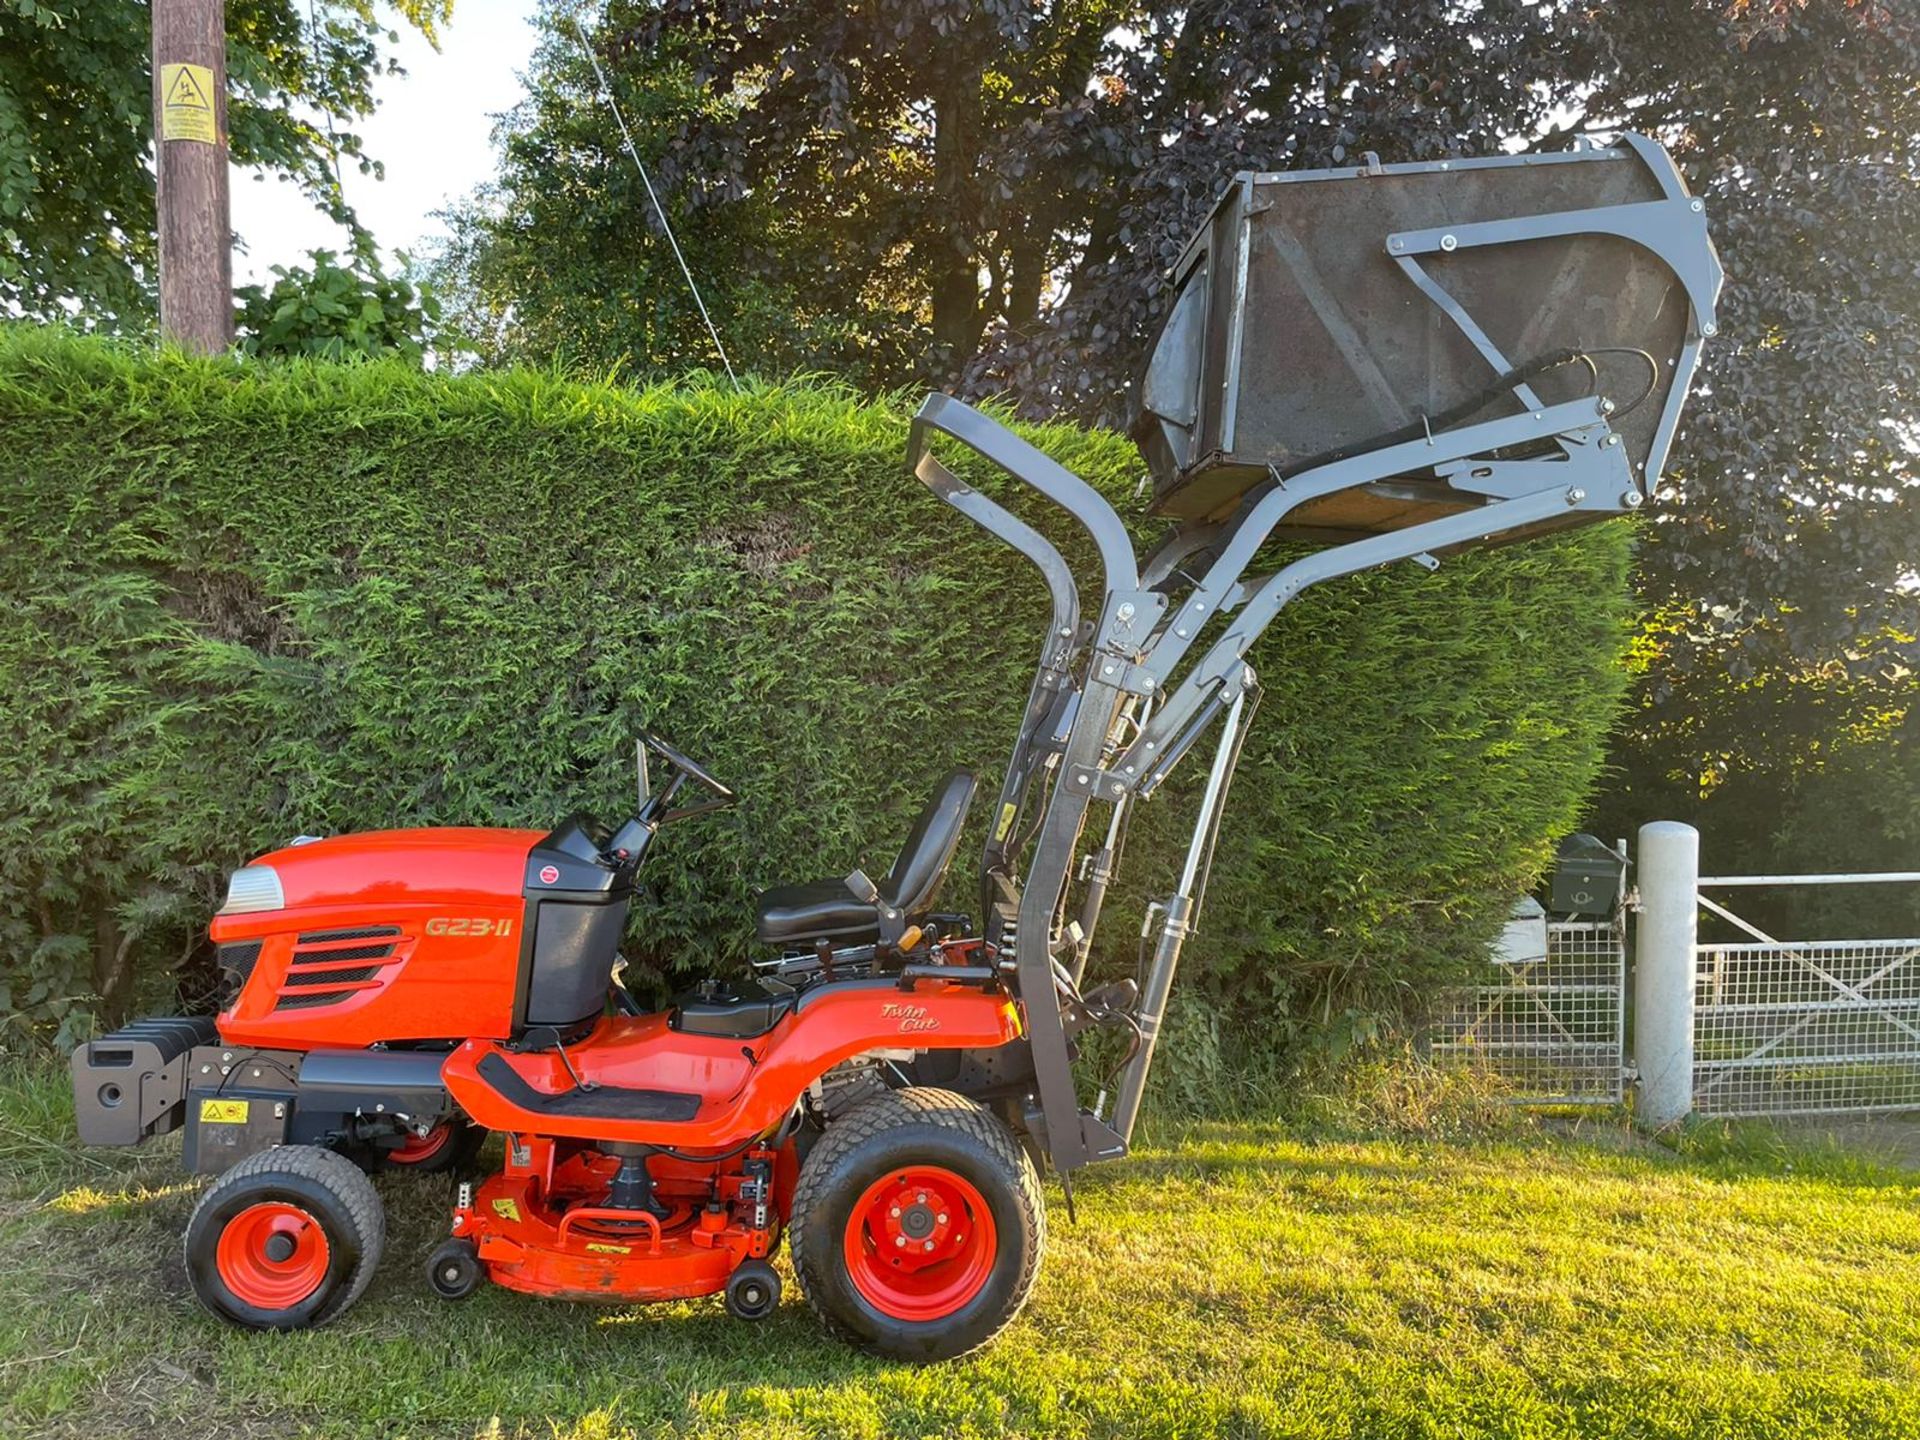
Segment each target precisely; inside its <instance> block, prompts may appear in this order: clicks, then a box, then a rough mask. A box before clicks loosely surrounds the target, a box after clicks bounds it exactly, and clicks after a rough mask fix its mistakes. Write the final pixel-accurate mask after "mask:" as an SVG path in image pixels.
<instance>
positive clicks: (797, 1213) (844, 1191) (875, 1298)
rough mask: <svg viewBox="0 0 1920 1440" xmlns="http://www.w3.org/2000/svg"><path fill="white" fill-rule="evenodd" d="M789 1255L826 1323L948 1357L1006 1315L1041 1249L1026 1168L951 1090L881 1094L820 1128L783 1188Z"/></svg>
mask: <svg viewBox="0 0 1920 1440" xmlns="http://www.w3.org/2000/svg"><path fill="white" fill-rule="evenodd" d="M789 1233H790V1234H791V1236H792V1243H793V1265H794V1269H795V1271H796V1272H798V1274H799V1277H800V1286H801V1288H802V1289H803V1290H804V1291H805V1292H806V1295H807V1300H808V1303H809V1304H811V1305H812V1306H813V1308H814V1311H815V1313H817V1314H818V1315H819V1316H820V1318H821V1319H822V1320H824V1321H825V1322H826V1324H827V1326H828V1328H829V1329H831V1330H833V1331H835V1332H837V1333H838V1334H840V1335H842V1336H844V1337H845V1338H847V1339H849V1340H851V1341H853V1343H855V1344H857V1345H859V1346H861V1347H863V1348H865V1349H868V1350H872V1351H875V1352H877V1353H879V1354H882V1355H890V1356H895V1357H898V1358H901V1359H908V1360H949V1359H952V1358H953V1357H954V1356H956V1355H964V1354H965V1353H966V1352H967V1351H969V1350H972V1349H974V1348H976V1347H978V1346H980V1345H984V1344H986V1343H987V1341H989V1340H991V1339H992V1338H993V1337H994V1336H995V1335H997V1334H999V1333H1000V1331H1001V1330H1003V1329H1004V1328H1006V1326H1007V1325H1008V1324H1009V1323H1010V1322H1011V1321H1012V1320H1013V1318H1014V1316H1015V1315H1017V1314H1019V1312H1020V1307H1021V1306H1022V1305H1024V1304H1026V1301H1027V1296H1028V1295H1029V1294H1031V1293H1032V1291H1033V1284H1034V1281H1035V1279H1036V1278H1037V1277H1038V1275H1039V1271H1040V1257H1041V1252H1042V1250H1043V1249H1044V1248H1045V1245H1046V1212H1045V1209H1044V1207H1043V1204H1042V1201H1041V1197H1040V1178H1039V1176H1038V1175H1037V1174H1036V1173H1035V1172H1034V1168H1033V1162H1032V1161H1031V1160H1030V1159H1029V1158H1028V1157H1027V1154H1026V1152H1025V1151H1024V1150H1023V1149H1021V1147H1020V1145H1019V1143H1018V1142H1017V1141H1015V1139H1014V1138H1013V1136H1012V1134H1011V1133H1009V1132H1008V1130H1007V1128H1006V1127H1005V1126H1004V1125H1002V1124H1001V1123H1000V1121H999V1120H997V1119H996V1118H995V1117H994V1116H992V1115H991V1114H989V1113H988V1112H987V1111H985V1110H983V1109H981V1108H980V1107H979V1106H978V1105H976V1104H974V1103H973V1102H972V1101H971V1100H968V1099H967V1098H966V1097H965V1096H962V1095H956V1094H954V1093H952V1092H951V1091H946V1090H930V1089H909V1090H893V1091H889V1092H887V1093H886V1094H884V1095H880V1096H876V1097H875V1098H874V1099H872V1100H868V1101H866V1102H864V1103H863V1104H861V1105H859V1106H856V1107H855V1108H854V1109H852V1110H850V1111H848V1112H847V1113H846V1114H845V1115H844V1116H842V1117H841V1118H840V1119H838V1120H836V1121H834V1122H833V1123H832V1124H831V1125H829V1126H828V1127H827V1132H826V1134H825V1136H824V1137H822V1139H821V1140H820V1142H819V1144H818V1145H817V1146H815V1147H814V1150H813V1153H812V1154H811V1155H809V1156H808V1157H807V1162H806V1164H805V1165H804V1166H803V1167H802V1168H801V1171H800V1182H799V1184H798V1186H797V1187H796V1188H795V1191H794V1197H793V1223H792V1225H791V1227H790V1230H789Z"/></svg>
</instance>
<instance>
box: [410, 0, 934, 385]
mask: <svg viewBox="0 0 1920 1440" xmlns="http://www.w3.org/2000/svg"><path fill="white" fill-rule="evenodd" d="M569 8H570V7H556V8H550V9H549V10H548V11H547V12H545V14H544V15H543V25H542V30H541V38H540V40H539V43H538V44H537V46H536V48H535V51H534V54H533V59H532V64H531V67H530V69H529V71H528V82H529V94H528V97H527V99H526V100H525V101H524V102H522V103H521V104H520V105H519V106H517V107H516V108H515V109H514V110H513V111H511V112H509V113H508V114H507V115H506V116H505V117H503V120H502V123H501V125H500V127H499V130H498V132H497V139H498V141H499V147H500V173H499V177H498V179H497V180H495V181H493V182H491V183H489V184H488V185H486V186H483V187H482V188H481V189H480V190H479V192H478V193H476V194H475V195H473V196H472V197H470V198H469V199H468V200H466V201H464V202H462V203H459V204H457V205H455V206H454V207H453V208H452V210H451V211H450V212H449V213H448V214H447V215H446V217H445V218H446V220H447V221H448V224H449V229H450V231H451V238H450V240H449V241H448V242H447V243H446V244H445V245H444V246H443V247H442V249H441V251H440V253H439V254H438V255H437V256H436V257H435V260H434V263H433V265H432V268H431V272H430V274H431V278H432V280H433V282H434V285H435V288H436V290H438V291H439V292H440V293H441V294H442V295H443V296H444V297H445V298H446V301H447V304H448V307H449V319H450V321H451V323H452V325H453V327H454V328H455V329H456V330H457V331H458V332H459V333H460V334H461V335H462V336H463V337H464V339H465V342H466V343H467V344H468V345H470V346H471V348H472V349H473V350H474V351H475V352H476V353H477V355H478V356H479V358H480V359H482V360H483V361H486V362H488V363H504V362H508V361H511V360H525V359H538V360H540V361H543V362H544V361H547V360H551V359H554V358H563V359H568V360H574V361H584V362H586V363H588V364H589V365H591V366H595V367H598V368H600V369H602V370H606V369H621V370H624V371H626V372H627V373H631V374H637V375H642V376H645V375H658V374H663V373H667V374H678V373H682V372H684V371H685V370H686V369H688V368H689V367H690V366H701V367H706V368H711V369H716V370H717V369H719V368H720V361H719V357H718V356H717V355H716V354H715V353H714V349H713V344H712V341H711V339H710V338H709V336H708V334H707V330H706V326H705V324H704V323H703V322H702V320H701V317H700V314H699V311H698V310H697V309H696V307H695V305H694V303H693V300H692V297H691V295H690V294H689V292H688V290H687V285H686V280H685V278H684V276H683V275H682V273H681V270H680V266H679V263H678V261H677V260H676V259H675V258H674V254H673V251H672V248H671V245H670V243H669V241H668V238H667V235H666V232H665V230H664V229H663V227H662V225H661V222H660V218H659V216H658V214H657V213H656V211H655V209H654V195H652V194H649V192H648V188H647V182H646V181H645V180H644V179H643V178H642V177H641V174H640V172H639V170H638V169H637V168H636V167H635V165H634V162H633V158H632V157H631V156H630V155H628V153H627V152H626V150H625V148H624V146H623V144H622V136H621V132H620V129H619V126H618V124H617V123H616V121H615V119H614V116H613V114H612V112H611V111H610V110H609V109H608V107H607V103H606V97H605V96H604V95H603V94H602V93H601V91H600V89H599V86H598V83H597V81H596V79H595V76H594V72H593V68H592V65H591V63H590V61H589V60H588V58H587V55H586V52H585V51H584V50H583V49H582V47H581V43H580V38H579V32H576V31H575V30H574V28H573V26H572V24H571V22H570V20H569V19H568V18H567V15H568V10H569ZM639 9H640V6H639V5H636V4H631V3H626V0H617V3H616V4H615V5H614V6H613V9H612V12H611V14H612V18H613V19H614V20H615V21H617V20H618V19H619V18H620V17H621V16H622V15H625V14H631V13H637V11H638V10H639ZM603 23H604V22H603ZM611 81H612V84H613V87H614V96H615V99H616V100H617V102H618V104H619V106H620V108H621V114H622V116H623V117H624V119H625V120H626V122H627V124H628V126H630V127H631V130H632V133H633V136H634V140H635V148H636V150H637V152H638V153H639V155H640V156H641V157H642V158H643V160H644V161H645V163H646V164H647V165H649V166H650V167H657V166H658V165H659V157H660V155H661V153H662V151H663V150H666V149H668V148H670V147H671V145H672V144H673V137H674V136H675V134H676V133H677V131H678V130H679V128H680V127H681V126H682V125H683V124H685V123H688V122H690V121H692V120H694V119H696V118H698V117H702V116H707V115H716V114H723V113H726V112H729V111H732V110H736V109H737V108H738V102H737V101H736V100H732V99H729V98H727V97H724V96H716V95H715V94H714V93H713V92H712V91H711V90H709V89H708V88H707V87H705V86H704V85H703V84H702V83H701V82H700V80H699V78H698V76H697V75H696V74H695V73H694V71H693V69H692V67H690V66H689V65H688V64H686V63H684V62H683V61H681V60H680V59H679V58H678V57H677V55H676V53H675V49H674V47H673V46H671V45H667V46H663V47H662V48H661V49H659V50H658V51H656V52H655V53H654V54H653V55H651V56H650V57H649V60H648V63H647V65H646V67H645V69H644V72H635V71H631V70H627V71H623V70H621V69H619V68H617V67H616V68H615V69H614V70H613V73H612V75H611ZM653 181H654V184H655V185H656V186H657V187H659V188H658V189H657V191H656V193H657V194H658V196H659V198H660V200H661V201H662V203H664V204H665V205H666V206H667V208H668V213H669V215H670V217H671V218H672V221H673V224H674V227H675V230H676V232H677V235H678V239H679V241H680V244H681V245H682V247H683V248H684V250H685V253H686V256H687V260H688V262H689V264H690V266H691V268H692V270H693V272H694V275H695V278H696V281H697V282H698V284H699V285H700V287H701V291H702V293H703V295H704V297H705V299H706V301H707V304H708V306H709V308H710V309H711V311H712V312H713V314H714V315H715V317H716V318H717V319H718V321H719V328H720V331H721V335H722V337H723V343H724V344H725V345H726V346H727V348H728V350H729V351H730V352H732V358H733V359H734V360H735V361H736V363H738V364H741V365H746V366H751V367H752V368H754V369H757V370H759V371H761V372H762V373H769V374H784V373H791V372H793V371H797V370H830V371H832V372H833V373H834V374H835V375H836V376H838V377H840V378H842V379H845V380H848V381H850V382H852V383H855V384H858V385H861V386H862V387H864V388H866V389H869V390H882V389H887V388H890V387H892V386H895V385H898V384H900V383H902V382H904V381H905V380H907V379H908V378H910V377H911V376H912V375H913V374H914V373H915V367H916V364H917V361H918V354H917V349H918V346H917V336H916V331H915V324H914V316H913V307H912V303H911V301H910V300H908V301H902V300H901V299H900V298H899V296H900V295H901V294H902V293H903V292H902V290H901V288H900V287H899V286H898V285H889V284H888V283H885V282H884V281H881V282H876V283H873V284H870V285H867V286H864V287H860V288H856V289H852V290H849V289H846V288H843V287H842V285H841V283H840V282H841V281H842V280H843V279H844V275H843V274H842V273H841V272H840V271H838V270H836V269H835V268H834V266H833V264H832V260H831V257H832V255H833V253H834V252H835V250H836V248H837V247H839V246H840V245H841V244H843V243H844V242H845V239H846V234H845V228H846V227H845V224H844V222H841V221H838V220H832V221H829V222H828V223H827V224H826V225H824V226H822V225H820V224H818V223H816V222H817V221H818V217H817V216H816V215H812V214H808V215H802V214H798V213H794V212H792V211H791V210H789V209H787V208H785V207H784V205H783V204H782V203H781V202H782V200H783V198H784V197H781V196H779V195H770V196H767V197H764V198H760V197H754V196H742V197H739V198H738V199H737V200H736V201H735V202H734V203H731V204H728V205H725V206H705V207H690V206H688V205H687V204H686V203H685V200H684V197H681V196H677V195H676V194H675V192H674V191H673V190H672V189H671V188H669V187H668V186H667V185H666V184H665V176H664V174H662V173H655V174H654V175H653Z"/></svg>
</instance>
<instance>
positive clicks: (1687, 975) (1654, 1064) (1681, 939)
mask: <svg viewBox="0 0 1920 1440" xmlns="http://www.w3.org/2000/svg"><path fill="white" fill-rule="evenodd" d="M1638 859H1639V862H1640V912H1639V915H1638V917H1637V940H1636V943H1635V946H1634V977H1633V1060H1634V1068H1635V1069H1636V1070H1637V1071H1638V1072H1639V1094H1638V1097H1637V1100H1636V1103H1635V1107H1634V1111H1635V1115H1636V1117H1637V1118H1638V1119H1639V1120H1640V1121H1641V1122H1642V1123H1644V1124H1647V1125H1652V1126H1654V1127H1656V1128H1659V1127H1663V1126H1667V1125H1672V1124H1674V1123H1675V1122H1676V1121H1680V1120H1684V1119H1686V1117H1687V1116H1688V1115H1690V1114H1692V1113H1693V970H1694V958H1693V945H1694V937H1695V935H1696V934H1697V933H1698V929H1699V914H1700V910H1699V898H1698V884H1699V880H1700V832H1699V831H1698V830H1696V829H1694V828H1693V827H1692V826H1691V825H1682V824H1680V823H1679V822H1678V821H1675V820H1656V821H1654V822H1653V823H1652V824H1649V825H1642V826H1641V827H1640V853H1639V856H1638Z"/></svg>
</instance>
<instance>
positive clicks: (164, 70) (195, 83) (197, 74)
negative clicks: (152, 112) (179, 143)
mask: <svg viewBox="0 0 1920 1440" xmlns="http://www.w3.org/2000/svg"><path fill="white" fill-rule="evenodd" d="M160 138H161V139H163V140H198V141H200V142H201V143H202V144H206V145H212V144H214V143H215V142H216V141H217V140H218V138H219V137H218V135H217V133H216V131H215V128H214V111H213V71H211V70H209V69H208V68H207V67H206V66H204V65H162V66H161V67H160Z"/></svg>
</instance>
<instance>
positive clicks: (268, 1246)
mask: <svg viewBox="0 0 1920 1440" xmlns="http://www.w3.org/2000/svg"><path fill="white" fill-rule="evenodd" d="M385 1244H386V1219H385V1216H384V1214H383V1213H382V1211H381V1208H380V1197H379V1196H378V1195H377V1194H375V1193H374V1189H373V1184H372V1182H371V1181H369V1180H368V1179H367V1177H366V1176H365V1175H363V1174H361V1173H360V1169H359V1167H358V1166H356V1165H355V1164H354V1163H353V1162H352V1161H350V1160H348V1159H346V1158H345V1157H344V1156H340V1155H336V1154H334V1153H333V1152H332V1151H331V1150H322V1149H320V1148H318V1147H317V1146H313V1145H281V1146H276V1147H275V1148H274V1149H271V1150H263V1151H261V1152H260V1153H259V1154H257V1155H250V1156H248V1157H247V1158H246V1159H245V1160H242V1161H241V1162H240V1163H239V1164H238V1165H235V1166H234V1167H233V1168H232V1169H231V1170H229V1171H227V1173H226V1174H224V1175H222V1176H221V1177H220V1178H219V1179H218V1180H216V1181H214V1182H213V1184H212V1185H210V1186H209V1187H207V1193H206V1194H204V1195H202V1196H201V1197H200V1203H199V1204H198V1205H197V1206H195V1207H194V1211H193V1218H192V1219H190V1220H189V1221H188V1222H187V1236H186V1252H187V1276H188V1278H189V1279H190V1280H191V1281H192V1282H193V1291H194V1294H196V1295H198V1296H199V1297H200V1303H201V1304H202V1305H205V1306H206V1307H207V1309H209V1310H211V1311H212V1312H213V1313H214V1314H216V1315H218V1316H219V1317H220V1318H221V1319H223V1320H227V1321H231V1322H232V1323H233V1324H235V1325H244V1326H246V1327H247V1328H249V1329H253V1330H300V1329H304V1328H306V1327H307V1326H310V1325H322V1324H325V1323H326V1322H327V1321H329V1320H331V1319H333V1317H334V1316H336V1315H338V1314H340V1312H341V1311H343V1310H345V1309H346V1308H347V1307H348V1306H349V1305H351V1304H353V1302H354V1301H355V1300H357V1299H359V1298H360V1292H361V1291H363V1290H365V1289H366V1288H367V1282H368V1281H370V1280H371V1279H372V1278H373V1271H374V1267H375V1266H377V1265H378V1264H379V1263H380V1252H381V1250H382V1249H383V1248H384V1246H385Z"/></svg>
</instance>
